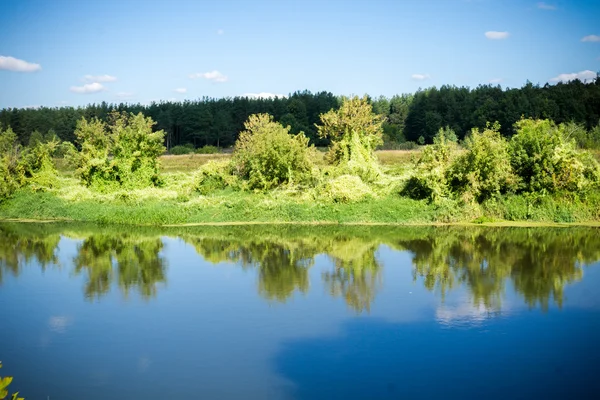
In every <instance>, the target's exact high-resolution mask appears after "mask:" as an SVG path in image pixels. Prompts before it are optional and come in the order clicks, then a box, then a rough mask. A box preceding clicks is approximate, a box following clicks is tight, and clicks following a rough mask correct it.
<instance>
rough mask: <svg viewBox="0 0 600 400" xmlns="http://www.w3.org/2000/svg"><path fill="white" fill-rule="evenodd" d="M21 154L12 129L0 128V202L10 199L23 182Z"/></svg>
mask: <svg viewBox="0 0 600 400" xmlns="http://www.w3.org/2000/svg"><path fill="white" fill-rule="evenodd" d="M21 153H22V148H21V145H20V144H19V143H18V141H17V135H16V134H15V133H14V132H13V131H12V129H10V128H8V129H6V130H3V129H1V128H0V201H2V200H4V199H6V198H8V197H10V196H11V195H12V194H13V193H14V191H15V190H17V189H18V188H19V187H20V186H21V185H22V183H23V181H24V178H25V171H24V168H23V164H22V163H21Z"/></svg>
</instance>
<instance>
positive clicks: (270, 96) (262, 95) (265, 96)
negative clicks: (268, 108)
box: [242, 92, 286, 99]
mask: <svg viewBox="0 0 600 400" xmlns="http://www.w3.org/2000/svg"><path fill="white" fill-rule="evenodd" d="M242 96H243V97H250V98H251V99H274V98H275V97H279V98H284V97H286V96H285V95H284V94H275V93H267V92H260V93H244V94H243V95H242Z"/></svg>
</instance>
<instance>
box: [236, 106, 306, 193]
mask: <svg viewBox="0 0 600 400" xmlns="http://www.w3.org/2000/svg"><path fill="white" fill-rule="evenodd" d="M244 126H245V128H246V130H245V131H243V132H241V133H240V137H239V139H238V140H237V142H236V144H235V148H234V151H233V157H232V167H233V171H234V172H235V173H236V175H238V176H239V177H240V178H242V179H245V180H247V181H248V185H249V188H251V189H260V190H266V189H271V188H274V187H277V186H279V185H282V184H286V183H301V182H304V181H306V180H307V179H308V177H309V176H310V171H311V168H312V159H313V156H314V152H315V150H314V147H313V146H310V147H309V146H308V138H307V137H306V136H304V134H303V133H300V134H298V135H290V133H289V129H290V128H289V127H283V126H282V125H281V124H279V123H277V122H274V121H273V117H272V116H270V115H268V114H253V115H251V116H250V117H248V121H246V122H245V123H244Z"/></svg>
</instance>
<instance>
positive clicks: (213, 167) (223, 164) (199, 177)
mask: <svg viewBox="0 0 600 400" xmlns="http://www.w3.org/2000/svg"><path fill="white" fill-rule="evenodd" d="M237 185H238V182H237V177H236V176H235V175H233V174H232V173H231V166H230V164H229V163H228V162H227V161H214V160H211V161H209V162H207V163H206V164H204V165H203V166H201V167H200V169H199V170H198V171H197V172H196V174H195V176H194V188H195V190H196V191H197V192H198V193H200V194H202V195H204V196H206V195H209V194H211V193H214V192H215V191H218V190H223V189H225V188H227V187H234V188H235V187H236V186H237Z"/></svg>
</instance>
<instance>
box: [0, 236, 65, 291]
mask: <svg viewBox="0 0 600 400" xmlns="http://www.w3.org/2000/svg"><path fill="white" fill-rule="evenodd" d="M59 241H60V235H58V234H52V235H45V234H43V233H42V232H37V231H34V232H31V233H30V234H29V235H23V234H22V233H20V232H19V231H18V230H14V229H11V227H10V226H0V283H2V277H3V273H4V272H5V271H6V272H9V273H11V274H12V275H14V276H18V275H19V272H20V269H21V268H22V266H23V265H24V264H28V263H30V262H32V261H33V262H36V263H37V264H38V265H39V266H40V267H41V268H42V270H44V269H45V268H46V267H47V266H48V265H56V264H58V258H57V257H56V249H57V247H58V242H59Z"/></svg>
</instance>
